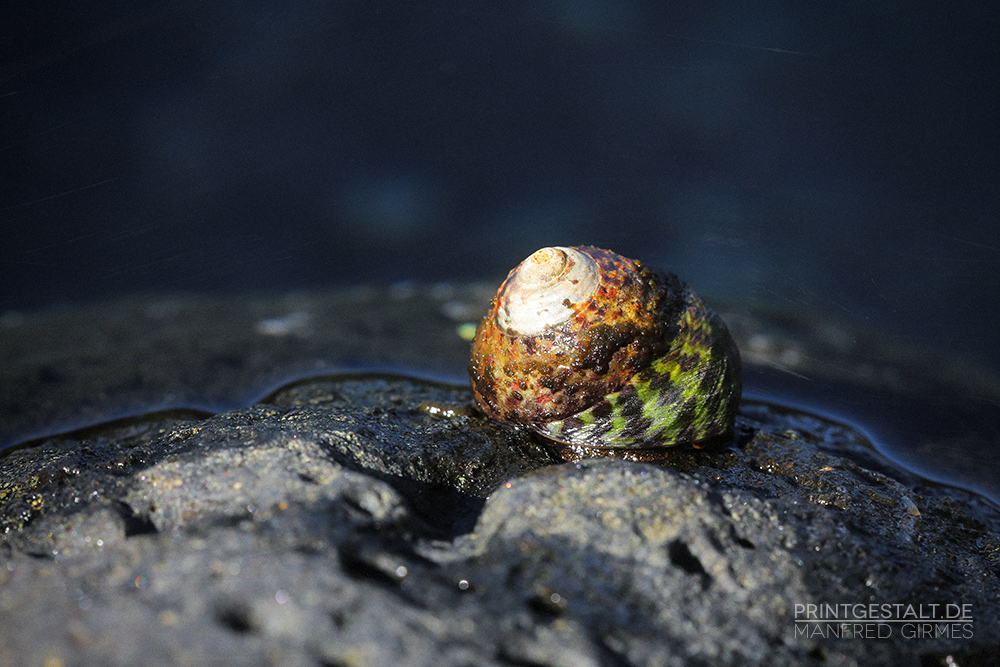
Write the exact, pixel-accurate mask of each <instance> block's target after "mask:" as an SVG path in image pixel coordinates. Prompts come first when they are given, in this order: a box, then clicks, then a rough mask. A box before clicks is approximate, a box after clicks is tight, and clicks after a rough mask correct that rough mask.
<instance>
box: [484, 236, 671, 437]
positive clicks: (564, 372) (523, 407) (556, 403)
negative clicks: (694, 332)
mask: <svg viewBox="0 0 1000 667" xmlns="http://www.w3.org/2000/svg"><path fill="white" fill-rule="evenodd" d="M581 265H583V266H581ZM588 275H592V276H594V279H593V280H590V279H589V278H587V276H588ZM581 284H582V285H583V287H582V288H580V289H579V290H577V291H574V289H573V288H575V287H576V286H578V285H581ZM567 288H568V289H567ZM552 290H557V291H558V290H562V291H558V296H559V298H558V299H553V298H545V299H543V300H542V301H541V302H537V303H538V305H537V306H536V309H537V314H538V316H539V318H540V321H541V324H536V323H535V321H534V317H533V315H534V314H535V313H531V312H529V313H528V315H527V316H513V317H512V316H511V314H510V313H511V311H516V310H518V309H520V310H523V309H524V308H525V307H529V308H530V306H526V303H527V302H529V301H530V299H527V298H522V296H523V295H524V294H526V293H527V294H529V295H537V294H539V293H549V292H551V291H552ZM683 292H684V288H683V286H682V285H681V284H680V281H678V279H677V278H676V277H675V276H673V275H671V274H663V273H660V272H654V271H651V270H649V269H647V268H646V267H644V266H643V265H642V264H641V263H639V262H637V261H635V260H630V259H627V258H625V257H622V256H621V255H618V254H616V253H613V252H610V251H607V250H602V249H600V248H595V247H593V246H582V247H578V248H543V249H542V250H539V251H538V252H536V253H535V254H533V255H532V256H531V257H529V258H528V259H526V260H525V261H524V262H522V263H521V264H520V265H518V267H516V268H515V269H514V270H513V271H511V272H510V274H509V275H508V276H507V279H506V280H505V281H504V283H503V284H502V285H501V286H500V289H499V291H498V292H497V296H496V298H495V299H494V300H493V307H492V308H491V309H490V312H489V313H488V314H487V315H486V317H484V318H483V320H482V322H481V323H480V324H479V328H478V330H477V333H476V338H475V340H474V342H473V348H472V358H471V361H470V364H469V374H470V378H471V381H472V389H473V392H474V394H475V397H476V401H477V403H478V404H479V406H480V408H481V409H482V410H483V411H484V412H485V413H486V414H487V415H489V416H490V417H492V418H494V419H496V420H497V421H501V422H505V423H508V424H528V425H531V424H545V423H548V422H553V421H558V420H562V419H565V418H567V417H570V416H572V415H575V414H577V413H579V412H581V411H583V410H585V409H587V408H589V407H591V406H593V405H595V404H596V403H598V402H600V401H601V400H602V399H603V398H604V397H605V396H607V395H609V394H613V393H614V392H617V391H619V390H621V389H622V388H623V387H625V386H626V385H627V384H628V383H629V381H630V379H631V378H632V377H633V376H635V375H636V374H637V373H638V372H639V371H640V370H642V369H644V368H646V367H648V366H649V365H650V364H651V363H652V362H653V360H654V359H657V358H658V357H661V356H662V355H663V354H664V353H665V352H666V351H667V349H668V348H669V346H670V343H671V340H672V339H673V338H674V334H675V332H676V328H677V321H678V319H679V317H680V313H681V310H682V309H683V308H684V299H683ZM532 303H536V302H532ZM518 326H520V327H521V328H522V329H524V330H523V331H522V330H519V329H518V328H517V327H518Z"/></svg>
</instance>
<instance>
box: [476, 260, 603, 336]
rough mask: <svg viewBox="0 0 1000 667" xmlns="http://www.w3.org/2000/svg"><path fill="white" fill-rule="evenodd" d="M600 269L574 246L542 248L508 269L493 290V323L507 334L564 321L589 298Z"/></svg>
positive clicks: (530, 332)
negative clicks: (495, 289) (511, 269)
mask: <svg viewBox="0 0 1000 667" xmlns="http://www.w3.org/2000/svg"><path fill="white" fill-rule="evenodd" d="M600 281H601V269H600V267H599V266H598V265H597V262H595V261H594V260H593V258H592V257H590V255H587V254H585V253H582V252H580V251H579V250H577V249H576V248H564V247H554V248H542V249H541V250H539V251H537V252H535V253H534V254H533V255H531V257H529V258H528V259H526V260H524V261H523V262H521V264H520V265H518V267H517V268H515V269H514V270H513V271H511V272H510V275H509V276H507V280H506V281H504V284H503V285H501V287H500V291H499V293H498V294H497V316H496V317H497V325H498V326H499V327H500V328H501V329H502V330H503V331H505V332H507V333H509V334H511V335H522V336H527V335H533V334H537V333H541V332H542V331H544V330H545V329H547V328H548V327H551V326H554V325H556V324H559V323H560V322H565V321H566V320H568V319H569V318H570V317H572V316H573V313H574V312H575V308H576V306H578V305H579V304H581V303H583V302H584V301H587V300H588V299H590V298H591V297H592V296H593V295H594V292H596V291H597V287H598V285H599V284H600Z"/></svg>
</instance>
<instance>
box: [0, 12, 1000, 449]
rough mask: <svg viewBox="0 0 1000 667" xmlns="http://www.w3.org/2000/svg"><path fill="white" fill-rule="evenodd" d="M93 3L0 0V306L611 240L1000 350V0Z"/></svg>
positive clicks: (446, 275)
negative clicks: (1, 3)
mask: <svg viewBox="0 0 1000 667" xmlns="http://www.w3.org/2000/svg"><path fill="white" fill-rule="evenodd" d="M92 4H93V5H94V6H89V7H88V6H86V4H85V5H80V4H79V3H58V2H57V3H56V4H50V3H45V4H40V3H21V5H22V6H21V7H19V8H17V9H11V8H10V7H8V8H5V9H3V10H0V11H2V12H3V18H2V25H3V26H4V28H3V32H4V35H3V39H2V40H0V170H2V171H0V229H2V231H3V242H2V244H0V315H2V314H3V313H15V312H29V311H32V310H36V309H39V308H44V307H47V306H53V305H58V304H66V303H80V302H90V301H96V300H106V299H112V298H117V297H121V296H126V295H129V296H136V295H138V296H143V295H153V294H162V293H173V292H196V293H205V292H232V291H239V292H245V291H252V292H253V291H256V292H259V291H283V290H289V289H298V288H312V287H329V286H336V285H349V284H357V283H359V282H369V281H376V282H381V283H395V282H398V281H467V280H488V281H491V282H496V283H499V281H500V280H501V279H502V278H503V277H504V276H505V275H506V272H507V271H508V270H509V269H510V268H512V267H513V266H514V265H515V264H517V263H518V262H519V261H520V260H521V259H523V258H524V257H526V256H527V255H529V254H530V253H531V252H532V251H534V250H535V249H537V248H539V247H542V246H544V245H552V244H565V245H569V244H596V245H601V246H604V247H608V248H611V249H614V250H616V251H618V252H621V253H623V254H625V255H628V256H632V257H636V258H639V259H642V260H645V261H647V262H648V263H650V264H653V265H656V266H661V267H664V268H668V269H670V270H673V271H674V272H676V273H677V274H679V275H680V276H681V277H682V278H684V279H685V280H687V282H688V283H689V284H690V285H691V286H692V287H693V288H694V289H695V290H696V291H697V292H699V293H700V294H702V295H703V296H706V297H708V298H709V300H712V299H717V300H721V301H723V302H726V303H730V304H733V303H735V304H739V303H752V302H754V303H764V304H770V305H772V306H776V307H779V308H783V309H787V310H790V311H797V310H801V311H803V312H817V313H823V312H826V313H830V314H831V315H832V316H834V317H837V318H842V319H846V320H851V321H853V322H855V323H857V324H859V325H860V326H863V327H864V326H870V327H872V328H873V329H877V330H884V331H886V332H887V333H888V334H889V335H892V336H898V337H899V338H900V340H905V341H907V342H911V343H914V344H918V345H923V346H926V347H927V348H928V349H929V350H930V351H931V354H934V355H938V354H939V355H942V356H945V355H963V356H966V357H967V358H968V359H969V360H970V361H971V362H972V363H973V364H974V365H976V366H979V367H982V368H992V369H994V370H995V369H998V368H1000V353H998V350H997V339H998V337H997V334H996V332H997V330H998V328H1000V296H998V293H997V289H996V286H997V279H996V272H997V267H998V264H1000V261H998V260H1000V225H998V224H997V223H998V215H997V209H998V199H1000V198H998V192H997V189H998V184H1000V179H998V155H997V146H998V136H997V133H998V130H997V128H998V122H997V121H998V118H997V110H998V108H1000V107H998V100H997V96H998V86H997V84H996V64H997V58H996V56H997V46H996V44H997V42H996V39H995V35H996V34H997V33H998V26H997V23H998V19H997V12H996V11H995V10H994V9H993V8H991V7H988V6H987V4H986V3H973V4H967V5H961V4H957V5H956V4H949V5H947V6H945V5H943V4H941V3H931V2H864V3H860V2H849V3H846V4H844V3H839V4H837V3H834V4H830V3H826V4H823V5H819V4H816V3H800V2H789V1H788V0H784V1H781V0H775V1H773V2H766V1H765V2H755V3H745V2H719V3H707V4H706V3H667V2H659V1H652V0H645V1H634V2H628V1H614V0H608V1H604V2H602V1H600V0H531V1H528V2H516V1H515V2H507V3H494V2H479V1H477V0H456V1H454V2H383V1H379V0H371V1H348V0H344V1H339V2H338V1H331V0H322V1H321V0H286V1H285V2H282V3H278V4H277V5H267V4H258V3H253V2H246V1H236V0H219V1H217V2H212V3H205V2H200V1H199V2H196V1H194V0H178V1H169V0H149V1H148V2H143V3H134V2H104V3H92ZM994 407H995V406H994ZM994 431H995V428H994Z"/></svg>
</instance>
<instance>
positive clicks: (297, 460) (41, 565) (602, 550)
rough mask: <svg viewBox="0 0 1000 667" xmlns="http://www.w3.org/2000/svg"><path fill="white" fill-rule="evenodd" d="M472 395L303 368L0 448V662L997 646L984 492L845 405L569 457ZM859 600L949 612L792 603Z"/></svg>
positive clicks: (850, 652) (371, 659)
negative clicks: (961, 485)
mask: <svg viewBox="0 0 1000 667" xmlns="http://www.w3.org/2000/svg"><path fill="white" fill-rule="evenodd" d="M470 400H471V398H470V394H469V391H468V390H467V389H466V388H465V387H462V386H450V385H447V384H438V383H432V382H427V381H423V380H418V379H411V378H406V377H400V376H390V375H352V376H342V377H327V378H318V379H314V380H310V381H304V382H299V383H297V384H294V385H292V386H289V387H287V388H285V389H283V390H280V391H278V392H275V393H274V394H272V395H271V396H269V397H267V398H266V400H264V401H262V402H260V403H258V404H256V405H253V406H251V407H248V408H244V409H238V410H233V411H229V412H224V413H221V414H217V415H208V414H203V413H197V412H179V411H175V412H162V413H153V414H150V415H146V416H143V417H135V418H131V419H127V420H121V421H118V422H114V423H110V424H107V425H104V426H99V427H93V428H89V429H86V430H83V431H78V432H74V433H70V434H67V435H63V436H58V437H52V438H47V439H45V440H42V441H38V442H35V443H32V444H31V445H30V446H25V447H21V448H18V449H15V450H13V451H10V452H8V453H7V454H6V456H4V457H3V459H0V529H2V531H3V534H2V536H0V555H2V559H3V561H2V565H0V665H8V664H9V665H22V664H64V665H71V664H72V665H76V664H84V665H88V664H95V665H96V664H102V665H103V664H115V665H126V664H127V665H162V664H191V665H196V664H197V665H200V664H243V665H273V664H281V665H382V664H407V665H435V666H436V667H444V666H447V665H468V664H477V665H493V664H496V665H525V664H530V665H675V664H676V665H681V664H705V665H709V664H711V665H726V664H731V665H737V664H753V663H764V662H766V663H768V664H775V665H793V664H794V665H798V664H815V665H854V664H859V665H860V664H913V665H926V664H945V663H944V662H942V661H943V660H944V657H945V656H947V655H951V656H953V659H954V660H957V662H958V664H979V663H982V662H985V661H987V660H989V659H990V656H992V655H993V652H994V651H996V650H998V648H1000V647H998V644H997V640H996V637H998V636H1000V627H998V626H1000V621H998V619H1000V580H998V573H1000V511H998V509H997V508H996V506H994V505H993V504H991V503H990V502H989V501H986V500H984V499H982V498H980V497H979V496H976V495H975V494H972V493H969V492H965V491H962V490H959V489H953V488H948V487H943V486H937V485H934V484H931V483H928V482H925V481H923V480H921V479H919V478H917V477H914V476H913V475H911V474H909V473H907V472H905V471H903V470H900V469H899V468H897V467H896V466H894V465H893V464H892V463H891V462H889V461H888V460H886V459H884V458H883V457H881V455H879V454H878V453H877V452H875V451H874V449H872V448H871V446H870V444H869V443H868V442H867V441H866V440H865V438H864V436H863V435H861V434H860V433H858V432H857V431H855V430H854V429H852V428H850V427H848V426H845V425H842V424H838V423H836V422H832V421H829V420H826V419H823V418H820V417H816V416H813V415H809V414H805V413H802V412H799V411H793V410H788V409H783V408H780V407H777V406H772V405H768V404H765V403H760V402H754V401H747V402H746V403H745V405H744V407H743V410H742V412H741V415H740V419H739V423H738V425H739V432H740V435H739V438H738V439H737V441H735V442H734V443H732V445H731V446H729V447H725V448H721V449H716V450H712V451H678V452H677V454H676V456H674V457H672V458H671V459H670V461H669V462H668V463H667V464H666V465H663V466H656V465H651V464H644V463H630V462H622V461H615V460H602V461H591V462H583V463H580V464H568V463H560V462H558V461H556V460H555V459H554V457H553V456H552V455H551V453H550V452H549V451H548V449H547V448H546V447H545V445H544V444H543V443H540V442H539V441H537V440H535V439H533V438H532V437H531V436H529V435H528V434H526V433H524V432H521V431H518V430H515V429H510V428H507V427H501V426H499V425H496V424H494V423H491V422H489V421H488V420H486V419H484V418H482V417H481V416H478V415H477V414H476V413H475V412H474V411H472V410H469V407H470ZM872 603H877V604H879V605H914V606H918V605H924V606H923V608H922V609H923V612H922V613H923V614H924V615H925V616H926V615H927V614H929V613H930V610H931V609H932V608H931V607H930V606H929V605H937V607H934V608H933V609H934V610H936V611H935V613H937V614H938V615H939V616H941V615H943V614H944V613H945V612H946V611H948V610H949V609H950V608H949V607H948V605H968V607H966V608H965V609H967V610H968V611H970V612H971V615H972V618H973V620H971V621H965V620H963V621H959V622H955V623H951V624H947V623H942V624H935V625H933V626H931V627H930V629H925V630H923V631H924V632H925V634H927V633H929V634H930V635H931V636H921V637H919V638H918V637H915V636H913V635H914V633H916V632H918V631H922V630H920V628H919V626H916V625H914V626H913V628H910V627H908V626H907V625H904V624H902V623H894V624H882V625H877V624H872V625H864V624H860V623H859V624H857V625H856V626H853V627H851V628H849V629H848V630H844V629H843V628H842V626H840V625H839V623H836V622H833V623H817V622H813V623H802V622H801V621H802V620H806V617H805V609H806V607H804V606H800V605H850V606H851V607H852V611H851V613H853V614H855V615H856V614H857V610H858V608H856V607H855V605H864V609H868V605H870V604H872ZM836 608H837V609H840V607H839V606H838V607H836ZM880 609H881V607H880ZM893 609H894V611H893V610H890V611H891V613H892V614H893V618H903V617H904V616H905V613H906V611H905V608H904V607H894V608H893ZM918 609H919V608H918ZM813 620H815V619H813ZM796 621H800V622H796ZM938 628H940V629H938ZM887 631H888V632H891V636H890V637H888V638H885V639H873V638H863V637H859V636H858V634H859V633H863V632H871V633H874V634H878V633H879V632H882V633H883V634H884V633H885V632H887ZM833 632H836V633H840V634H843V635H844V636H845V638H840V639H836V638H831V637H829V635H830V634H831V633H833ZM906 633H909V635H910V636H907V634H906ZM935 634H936V635H937V636H934V635H935Z"/></svg>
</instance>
